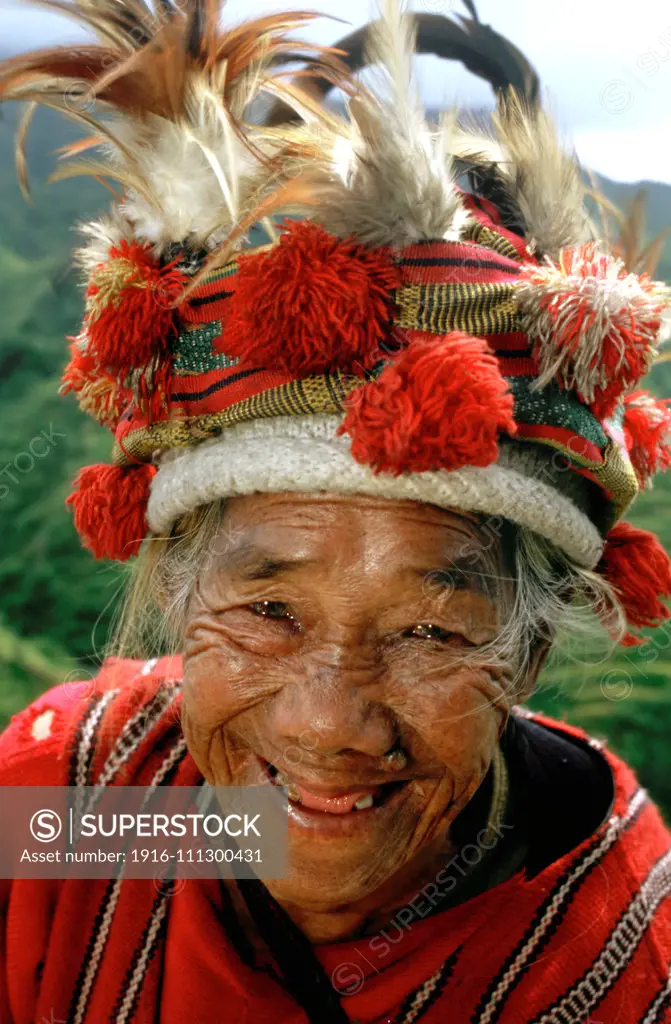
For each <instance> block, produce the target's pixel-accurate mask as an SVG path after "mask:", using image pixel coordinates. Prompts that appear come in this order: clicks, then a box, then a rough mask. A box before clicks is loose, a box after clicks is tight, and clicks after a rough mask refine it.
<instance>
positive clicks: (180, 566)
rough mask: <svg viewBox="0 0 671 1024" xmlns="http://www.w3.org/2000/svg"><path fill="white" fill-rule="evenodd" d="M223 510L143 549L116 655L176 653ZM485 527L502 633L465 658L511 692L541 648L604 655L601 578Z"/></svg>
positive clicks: (528, 537) (619, 626) (539, 545)
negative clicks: (492, 549) (505, 680)
mask: <svg viewBox="0 0 671 1024" xmlns="http://www.w3.org/2000/svg"><path fill="white" fill-rule="evenodd" d="M225 507H226V502H225V501H223V500H222V501H217V502H214V503H212V504H209V505H206V506H202V507H200V508H198V509H196V510H194V511H193V512H190V513H188V514H187V515H186V516H184V517H183V518H182V519H181V520H180V521H179V522H178V523H177V524H176V525H175V527H174V528H173V531H172V533H171V535H170V536H169V537H149V538H148V539H147V540H146V541H145V542H144V544H143V546H142V549H141V552H140V555H139V557H138V559H137V560H136V562H135V565H134V566H133V567H132V569H131V576H130V580H129V586H128V592H127V597H126V601H125V603H124V605H123V607H122V609H121V613H120V615H119V619H118V624H117V629H116V636H115V642H114V644H113V646H114V653H116V654H119V655H121V656H136V657H151V656H158V655H161V654H174V653H178V652H179V650H180V647H181V640H182V635H183V632H184V627H185V625H186V621H187V618H188V613H189V607H190V604H191V600H192V597H193V593H194V588H195V585H196V581H197V580H198V577H199V576H200V574H201V573H202V572H203V570H204V568H205V567H206V565H207V563H208V559H209V558H210V557H211V556H212V553H213V552H214V551H215V549H217V546H218V543H219V540H220V536H221V528H222V524H223V518H224V510H225ZM482 525H483V528H484V530H485V532H487V533H489V535H490V536H491V537H492V538H493V539H495V540H496V542H497V547H498V548H500V551H501V555H502V557H501V558H500V559H499V561H500V562H501V563H502V565H503V568H502V571H500V572H499V573H492V576H491V578H489V579H488V589H490V590H491V591H492V593H494V594H497V595H498V596H499V597H500V598H501V605H502V611H501V625H500V629H499V631H498V633H497V636H496V637H495V639H494V640H492V641H490V642H488V643H487V644H485V645H483V646H480V647H478V648H475V649H473V651H472V652H470V653H466V654H464V655H463V656H464V657H471V658H473V659H474V660H477V661H480V660H483V659H486V660H487V661H489V663H492V662H493V661H496V662H498V663H501V664H505V665H508V666H512V667H513V673H514V686H515V689H516V690H517V689H518V686H519V687H523V685H524V682H525V679H526V677H527V674H528V671H529V669H530V668H531V667H532V665H533V664H534V661H535V658H536V654H537V652H538V650H539V648H542V647H549V646H554V647H557V646H561V648H562V650H570V649H571V647H572V646H573V647H575V646H577V647H578V648H579V649H581V650H584V649H585V647H586V645H589V647H590V649H591V650H593V649H594V644H595V642H597V641H599V640H601V642H603V641H604V640H606V641H607V644H608V651H610V649H612V646H613V643H614V642H616V641H617V640H619V639H621V638H622V636H623V635H624V633H625V632H626V623H625V617H624V613H623V611H622V609H621V607H620V605H619V603H618V601H617V598H616V596H615V594H614V592H613V590H612V588H611V587H610V586H609V584H608V583H607V582H606V581H605V580H604V579H603V577H601V576H600V575H598V574H597V573H596V572H591V571H589V570H586V569H583V568H581V567H579V566H577V565H576V564H574V563H573V562H572V561H571V560H570V559H569V558H568V557H567V556H566V555H564V554H563V552H561V551H560V550H559V549H558V548H557V547H555V545H553V544H552V543H551V542H550V541H549V540H546V539H545V538H544V537H541V536H539V535H538V534H536V533H534V532H533V531H532V530H529V529H528V528H526V527H523V526H518V525H517V524H515V523H512V522H511V521H510V520H506V519H494V518H491V519H489V520H483V523H482ZM443 599H444V595H443ZM460 656H461V654H460Z"/></svg>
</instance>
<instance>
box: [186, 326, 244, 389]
mask: <svg viewBox="0 0 671 1024" xmlns="http://www.w3.org/2000/svg"><path fill="white" fill-rule="evenodd" d="M221 330H222V326H221V320H212V321H211V322H210V323H207V324H201V325H200V326H199V327H196V328H195V329H193V330H190V331H187V330H185V331H182V332H181V334H180V335H179V337H178V339H177V341H176V342H175V345H174V348H173V354H174V359H173V364H172V369H173V372H174V373H176V374H178V375H179V376H185V375H186V376H191V375H193V374H198V373H209V372H210V371H211V370H225V369H227V367H229V366H236V365H237V363H238V362H239V360H238V359H232V358H231V357H230V356H227V355H224V354H223V353H222V352H215V351H214V350H213V348H212V343H213V342H214V340H215V339H216V338H218V337H219V335H220V334H221Z"/></svg>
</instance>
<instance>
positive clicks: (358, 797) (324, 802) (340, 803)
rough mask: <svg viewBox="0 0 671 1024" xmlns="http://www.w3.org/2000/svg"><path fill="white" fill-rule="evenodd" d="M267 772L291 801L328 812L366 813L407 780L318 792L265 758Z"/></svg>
mask: <svg viewBox="0 0 671 1024" xmlns="http://www.w3.org/2000/svg"><path fill="white" fill-rule="evenodd" d="M262 764H263V767H264V769H265V773H266V775H267V776H268V778H269V779H270V781H271V783H272V784H273V785H274V786H278V787H279V788H282V789H286V791H287V796H288V797H289V802H290V803H291V804H294V805H296V806H297V807H298V806H300V808H301V809H303V810H307V811H313V812H317V813H319V814H325V815H351V814H354V813H356V814H357V815H359V814H365V813H366V812H370V811H374V810H375V809H377V808H381V807H383V806H384V805H386V804H387V803H388V802H389V801H390V800H391V799H392V797H393V796H394V795H395V794H397V793H398V792H399V791H400V790H401V789H403V788H404V787H405V786H406V784H407V780H402V781H401V780H394V781H393V782H385V783H382V784H381V785H379V786H366V787H363V786H356V787H355V786H353V787H352V788H351V789H342V790H341V791H340V792H338V793H334V794H331V795H328V794H324V793H316V792H314V791H313V790H311V789H310V788H309V787H307V786H304V785H303V784H302V783H298V782H296V781H295V780H294V779H291V778H290V776H289V775H287V774H286V772H283V771H281V770H280V769H278V768H276V767H275V765H273V764H271V763H270V762H269V761H262Z"/></svg>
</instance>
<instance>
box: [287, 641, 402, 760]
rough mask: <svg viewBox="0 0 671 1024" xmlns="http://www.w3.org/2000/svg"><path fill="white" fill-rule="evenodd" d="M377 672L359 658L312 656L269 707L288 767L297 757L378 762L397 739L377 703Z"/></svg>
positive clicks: (385, 710)
mask: <svg viewBox="0 0 671 1024" xmlns="http://www.w3.org/2000/svg"><path fill="white" fill-rule="evenodd" d="M376 683H379V669H376V666H375V665H374V664H371V663H370V662H369V659H368V658H366V657H365V656H361V654H358V655H356V654H355V655H353V656H351V655H348V656H346V657H344V658H343V656H342V652H339V651H335V650H330V651H321V652H320V653H319V654H318V655H313V656H312V657H311V658H310V659H309V661H308V662H307V663H306V665H305V666H304V668H303V671H301V673H300V675H299V676H298V678H296V677H293V678H292V679H291V680H290V681H288V682H287V683H286V685H285V686H283V688H282V689H281V690H280V691H279V692H278V694H277V696H276V698H275V701H274V702H273V708H272V712H271V715H272V719H273V721H272V724H273V732H274V738H275V743H276V744H277V745H278V746H280V747H281V748H282V751H281V752H282V753H283V759H284V761H285V762H286V763H287V765H289V764H290V763H291V762H292V761H293V762H294V763H295V762H296V761H297V760H299V759H300V757H301V756H302V757H304V758H305V757H308V756H309V753H310V752H312V753H314V754H315V755H321V756H333V755H336V754H344V753H349V754H351V753H356V754H364V755H368V756H369V757H375V758H379V757H383V756H384V755H385V754H386V753H387V751H388V750H389V749H390V748H391V747H393V745H394V743H395V742H396V738H397V730H396V725H395V721H394V716H393V714H392V712H391V711H390V709H389V708H387V707H385V706H384V704H382V703H381V701H380V699H379V687H378V686H377V685H376Z"/></svg>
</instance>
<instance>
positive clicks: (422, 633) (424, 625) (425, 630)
mask: <svg viewBox="0 0 671 1024" xmlns="http://www.w3.org/2000/svg"><path fill="white" fill-rule="evenodd" d="M404 636H407V637H414V638H415V639H418V640H439V641H441V642H442V643H446V642H447V641H448V640H451V639H452V638H453V636H454V633H448V632H447V630H445V629H441V627H440V626H434V625H432V624H431V623H428V622H420V623H418V624H417V625H416V626H411V627H410V629H407V630H406V631H405V633H404Z"/></svg>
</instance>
